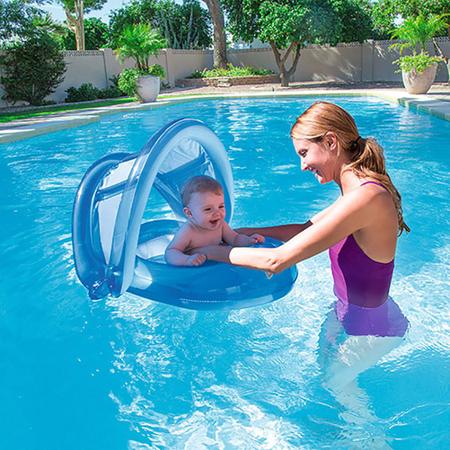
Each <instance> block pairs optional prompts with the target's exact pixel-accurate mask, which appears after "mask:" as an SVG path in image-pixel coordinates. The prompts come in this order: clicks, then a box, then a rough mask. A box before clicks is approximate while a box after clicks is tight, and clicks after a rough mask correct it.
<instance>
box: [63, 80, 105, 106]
mask: <svg viewBox="0 0 450 450" xmlns="http://www.w3.org/2000/svg"><path fill="white" fill-rule="evenodd" d="M66 92H67V97H66V100H65V101H66V103H73V102H85V101H89V100H95V99H97V98H99V94H100V89H98V88H96V87H95V86H93V85H92V84H91V83H83V84H82V85H81V86H80V87H79V88H75V87H70V88H69V89H67V90H66Z"/></svg>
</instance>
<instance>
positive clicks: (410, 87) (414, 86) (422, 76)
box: [402, 64, 437, 94]
mask: <svg viewBox="0 0 450 450" xmlns="http://www.w3.org/2000/svg"><path fill="white" fill-rule="evenodd" d="M436 71H437V64H433V65H432V66H430V67H428V68H426V69H425V70H424V71H423V72H422V73H417V72H416V70H415V69H413V70H411V72H404V71H402V78H403V84H404V85H405V88H406V90H407V91H408V93H409V94H426V93H427V92H428V90H429V89H430V87H431V85H432V84H433V81H434V79H435V78H436Z"/></svg>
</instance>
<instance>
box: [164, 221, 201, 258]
mask: <svg viewBox="0 0 450 450" xmlns="http://www.w3.org/2000/svg"><path fill="white" fill-rule="evenodd" d="M190 242H191V233H190V230H189V229H188V228H187V227H186V226H183V227H182V228H181V229H180V230H179V231H178V232H177V233H176V234H175V236H174V238H173V239H172V242H170V244H169V245H168V246H167V249H166V252H165V254H164V257H165V258H166V261H167V262H168V263H169V264H172V265H174V266H200V265H202V264H203V263H204V262H205V261H206V255H203V254H201V253H194V254H193V255H186V253H184V252H185V251H186V249H188V248H189V244H190Z"/></svg>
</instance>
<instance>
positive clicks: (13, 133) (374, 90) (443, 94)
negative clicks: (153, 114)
mask: <svg viewBox="0 0 450 450" xmlns="http://www.w3.org/2000/svg"><path fill="white" fill-rule="evenodd" d="M321 95H326V96H336V97H344V96H345V97H347V96H367V97H379V98H382V99H384V100H388V101H391V102H394V103H397V104H401V105H403V106H405V107H406V108H415V109H417V110H419V111H423V112H426V113H429V114H432V115H435V116H437V117H440V118H441V119H444V120H448V121H450V85H449V84H434V85H433V86H432V88H431V90H430V91H429V93H428V94H426V95H410V94H408V93H407V92H406V90H405V89H403V88H401V87H400V86H399V85H389V84H382V83H377V84H370V85H367V84H363V85H355V84H351V85H349V84H339V83H321V82H319V83H315V82H311V83H293V84H292V85H291V86H289V87H288V88H282V87H280V85H279V84H276V85H275V84H274V85H268V84H264V85H253V86H232V87H229V88H212V87H202V88H184V89H181V88H176V89H171V90H168V91H165V92H163V97H160V98H159V99H158V101H157V102H154V103H146V104H141V103H126V104H121V105H114V106H105V107H97V108H92V109H84V110H80V111H75V112H66V113H55V114H51V115H47V116H42V117H35V118H29V119H23V120H17V121H14V122H8V123H4V124H0V143H6V142H13V141H17V140H21V139H26V138H29V137H32V136H37V135H40V134H45V133H50V132H52V131H57V130H62V129H65V128H72V127H78V126H80V125H84V124H87V123H92V122H95V121H98V120H100V118H101V116H103V115H106V114H116V113H119V112H129V111H142V110H148V109H153V108H158V107H161V106H164V105H167V104H171V103H174V102H177V103H178V102H188V101H192V100H195V99H205V98H233V97H277V96H280V97H281V96H311V97H316V96H321Z"/></svg>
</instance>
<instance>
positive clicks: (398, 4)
mask: <svg viewBox="0 0 450 450" xmlns="http://www.w3.org/2000/svg"><path fill="white" fill-rule="evenodd" d="M449 13H450V0H421V1H418V0H378V1H377V2H375V3H374V4H373V7H372V12H371V15H372V21H373V27H374V38H376V39H388V38H389V37H390V34H391V30H392V29H393V28H394V27H395V20H396V19H398V18H399V17H400V18H406V17H417V16H419V15H422V16H425V17H428V16H430V15H442V14H449ZM449 36H450V34H449Z"/></svg>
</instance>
